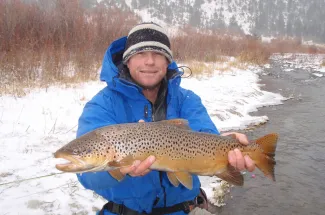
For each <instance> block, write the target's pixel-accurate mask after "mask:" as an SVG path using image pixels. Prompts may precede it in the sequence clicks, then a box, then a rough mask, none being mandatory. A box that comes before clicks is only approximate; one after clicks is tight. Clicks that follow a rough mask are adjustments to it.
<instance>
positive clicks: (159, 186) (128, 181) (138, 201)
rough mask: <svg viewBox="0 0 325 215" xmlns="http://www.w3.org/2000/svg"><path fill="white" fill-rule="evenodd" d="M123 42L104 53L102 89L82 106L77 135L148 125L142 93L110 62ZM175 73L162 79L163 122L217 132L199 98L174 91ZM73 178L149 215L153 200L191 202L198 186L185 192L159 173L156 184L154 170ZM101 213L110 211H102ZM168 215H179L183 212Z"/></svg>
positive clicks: (177, 82)
mask: <svg viewBox="0 0 325 215" xmlns="http://www.w3.org/2000/svg"><path fill="white" fill-rule="evenodd" d="M125 42H126V37H123V38H120V39H118V40H116V41H114V42H113V43H112V44H111V45H110V47H109V48H108V50H107V51H106V53H105V56H104V60H103V65H102V71H101V74H100V78H101V80H102V81H106V82H107V87H105V88H104V89H102V90H101V91H100V92H99V93H98V94H97V95H95V96H94V97H93V98H92V99H91V101H89V102H88V103H87V104H86V105H85V107H84V110H83V113H82V115H81V117H80V119H79V126H78V132H77V136H81V135H83V134H85V133H87V132H89V131H92V130H94V129H96V128H99V127H103V126H107V125H112V124H119V123H127V122H138V121H139V120H140V119H144V120H145V121H147V122H149V121H151V104H150V102H149V101H148V100H147V99H146V98H145V97H144V95H143V94H142V89H141V88H140V87H139V86H137V85H135V84H133V83H131V82H128V81H126V80H125V79H120V78H119V77H118V73H119V70H118V69H117V66H116V65H115V64H114V62H115V63H116V62H117V61H118V59H119V56H121V53H122V52H123V50H124V45H125ZM116 59H117V60H116ZM113 61H114V62H113ZM169 68H173V69H176V70H177V65H176V63H175V62H173V63H171V64H170V65H169ZM177 71H178V70H177ZM181 75H182V73H181V72H179V71H178V73H177V75H176V76H174V77H173V78H172V79H170V80H168V93H167V113H166V118H167V119H173V118H184V119H187V120H188V121H189V125H190V127H191V129H193V130H196V131H204V132H210V133H215V134H219V132H218V130H217V128H216V127H215V125H214V124H213V122H212V121H211V119H210V117H209V115H208V113H207V111H206V108H205V107H204V106H203V105H202V103H201V99H200V97H198V96H197V95H196V94H194V93H193V92H192V91H190V90H185V89H183V88H181V87H180V82H181ZM144 108H147V110H148V111H147V113H148V114H144ZM146 115H147V116H146ZM198 144H199V143H198ZM198 162H200V161H199V160H198ZM77 176H78V179H79V181H80V183H81V184H82V185H83V186H84V187H85V188H87V189H90V190H93V191H95V192H96V193H97V194H99V195H101V196H102V197H104V198H105V199H107V200H108V201H113V202H115V203H118V204H124V205H125V206H126V207H128V208H131V209H133V210H136V211H138V212H146V213H150V212H151V210H152V207H153V204H154V201H155V200H156V198H157V197H158V198H159V201H158V203H157V204H156V205H155V206H154V207H164V206H167V207H168V206H172V205H174V204H177V203H180V202H184V201H188V200H193V199H194V198H195V197H196V196H197V195H198V193H199V188H200V181H199V178H198V177H197V176H195V175H194V176H193V189H192V190H188V189H187V188H185V187H184V186H183V185H180V186H178V187H174V186H173V185H172V184H171V183H170V182H169V181H168V179H167V175H166V174H165V173H163V177H162V180H160V176H159V172H158V171H151V172H150V173H149V174H147V175H145V176H143V177H131V176H126V177H125V178H124V179H123V180H122V181H121V182H118V181H117V180H115V179H114V178H113V177H111V175H110V174H109V173H108V172H97V173H82V174H77ZM165 204H166V205H165ZM105 214H112V213H109V212H108V211H106V212H105ZM173 214H175V215H176V214H177V215H181V214H184V212H182V211H180V212H177V213H173Z"/></svg>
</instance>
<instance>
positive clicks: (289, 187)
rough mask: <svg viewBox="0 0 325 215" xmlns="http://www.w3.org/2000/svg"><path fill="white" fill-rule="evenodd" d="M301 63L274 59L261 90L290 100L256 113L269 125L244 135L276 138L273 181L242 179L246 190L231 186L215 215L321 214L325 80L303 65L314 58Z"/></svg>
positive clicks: (323, 205) (248, 176)
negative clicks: (267, 118)
mask: <svg viewBox="0 0 325 215" xmlns="http://www.w3.org/2000/svg"><path fill="white" fill-rule="evenodd" d="M300 57H301V56H300ZM301 58H302V59H301V60H297V59H291V60H292V62H288V60H284V59H273V60H272V63H271V68H269V69H266V71H265V73H266V75H264V76H261V78H262V81H261V83H264V84H265V87H263V89H265V90H268V91H271V92H277V93H280V94H282V95H283V96H285V97H291V98H292V99H289V100H287V101H285V102H284V104H283V105H278V106H272V107H265V108H262V109H260V110H259V111H258V112H257V113H254V114H256V115H267V116H268V117H269V122H267V123H266V124H264V125H262V126H259V127H257V128H255V129H253V130H250V131H243V132H244V133H246V134H247V135H248V137H249V138H250V139H254V138H257V137H259V136H262V135H264V134H267V133H271V132H277V133H278V134H279V137H280V138H279V141H278V145H277V150H276V156H275V159H276V162H277V164H276V167H275V177H276V182H272V181H271V180H269V179H267V178H265V177H264V176H263V175H262V173H261V172H260V171H259V170H256V171H255V172H254V173H255V175H256V177H255V178H253V177H252V174H251V173H247V174H245V184H244V186H243V187H232V188H231V191H230V194H229V197H228V198H227V199H226V205H225V206H224V207H222V208H219V209H215V208H214V209H213V210H214V212H215V213H217V214H221V215H228V214H243V215H246V214H247V215H254V214H263V215H268V214H281V215H284V214H299V215H300V214H301V215H302V214H317V215H318V214H325V77H317V76H315V75H314V74H315V73H314V72H315V71H314V68H313V67H312V66H306V64H308V63H310V61H311V60H312V59H309V57H306V56H303V57H301ZM297 62H298V63H297ZM304 65H305V66H304ZM288 68H289V69H288Z"/></svg>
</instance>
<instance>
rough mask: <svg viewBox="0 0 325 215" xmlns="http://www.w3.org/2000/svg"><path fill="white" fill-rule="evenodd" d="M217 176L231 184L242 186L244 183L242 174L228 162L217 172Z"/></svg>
mask: <svg viewBox="0 0 325 215" xmlns="http://www.w3.org/2000/svg"><path fill="white" fill-rule="evenodd" d="M217 176H218V177H219V178H221V179H223V180H225V181H227V182H229V183H230V184H233V185H237V186H243V184H244V177H243V175H242V174H241V173H240V172H239V171H238V170H236V169H235V168H234V167H233V166H231V165H230V164H228V166H227V168H226V169H225V171H223V172H221V173H219V174H217Z"/></svg>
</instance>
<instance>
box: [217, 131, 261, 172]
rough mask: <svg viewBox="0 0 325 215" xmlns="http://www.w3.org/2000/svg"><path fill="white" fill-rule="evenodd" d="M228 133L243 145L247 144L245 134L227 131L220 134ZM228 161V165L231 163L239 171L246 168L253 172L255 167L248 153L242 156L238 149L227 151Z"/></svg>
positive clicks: (225, 134) (226, 134)
mask: <svg viewBox="0 0 325 215" xmlns="http://www.w3.org/2000/svg"><path fill="white" fill-rule="evenodd" d="M228 135H233V136H234V137H235V138H236V139H237V140H238V141H239V142H240V143H241V144H243V145H248V144H249V142H248V139H247V136H246V135H245V134H241V133H236V132H227V133H223V134H221V136H228ZM228 161H229V163H230V165H232V166H233V167H235V168H236V169H237V170H239V171H242V170H245V169H247V170H248V171H250V172H253V171H254V169H255V162H254V161H253V160H252V159H251V158H250V157H249V156H248V155H245V156H243V154H242V153H241V151H240V150H239V149H234V150H231V151H229V153H228Z"/></svg>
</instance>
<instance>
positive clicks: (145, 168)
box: [120, 155, 156, 177]
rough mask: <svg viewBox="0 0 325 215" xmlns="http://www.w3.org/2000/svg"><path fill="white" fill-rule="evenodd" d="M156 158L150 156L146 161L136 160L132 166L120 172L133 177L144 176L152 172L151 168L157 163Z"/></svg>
mask: <svg viewBox="0 0 325 215" xmlns="http://www.w3.org/2000/svg"><path fill="white" fill-rule="evenodd" d="M155 160H156V158H155V156H152V155H151V156H149V157H147V159H145V160H144V161H142V162H141V161H139V160H136V161H134V163H133V165H132V166H128V167H123V168H121V169H120V172H121V173H122V174H123V175H126V174H129V175H131V176H133V177H135V176H144V175H146V174H148V173H149V172H150V169H149V168H150V166H151V165H152V164H153V163H154V162H155Z"/></svg>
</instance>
